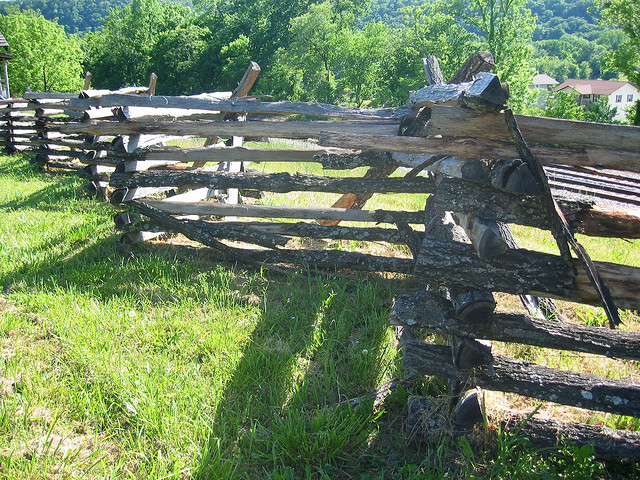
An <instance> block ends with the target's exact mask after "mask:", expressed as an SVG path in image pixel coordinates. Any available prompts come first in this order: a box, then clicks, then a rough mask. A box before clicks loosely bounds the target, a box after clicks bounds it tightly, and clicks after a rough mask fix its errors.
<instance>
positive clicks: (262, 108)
mask: <svg viewBox="0 0 640 480" xmlns="http://www.w3.org/2000/svg"><path fill="white" fill-rule="evenodd" d="M74 106H75V107H77V108H81V109H86V108H87V107H109V106H112V107H119V106H122V107H126V106H137V107H171V108H196V109H202V110H215V111H219V112H230V113H262V114H265V113H269V114H274V115H313V116H317V117H324V118H342V119H360V120H384V119H392V118H396V119H399V118H402V117H404V116H405V115H408V114H409V113H410V112H411V110H410V109H409V108H407V107H393V108H377V109H375V108H374V109H366V108H349V107H338V106H335V105H329V104H322V103H307V102H256V101H254V100H240V99H229V100H220V99H206V98H193V97H184V96H177V97H169V96H162V97H143V96H137V95H122V94H111V93H105V94H103V95H95V96H92V97H91V98H87V99H83V100H79V101H77V102H74Z"/></svg>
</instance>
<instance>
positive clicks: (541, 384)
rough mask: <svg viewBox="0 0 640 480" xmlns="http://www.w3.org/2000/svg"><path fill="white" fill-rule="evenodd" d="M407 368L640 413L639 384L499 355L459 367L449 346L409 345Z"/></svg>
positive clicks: (539, 396) (541, 396)
mask: <svg viewBox="0 0 640 480" xmlns="http://www.w3.org/2000/svg"><path fill="white" fill-rule="evenodd" d="M403 365H404V368H405V369H407V370H409V371H412V372H415V373H417V374H420V375H436V376H439V377H446V378H450V379H453V380H456V381H461V382H465V381H472V382H473V384H474V385H477V386H479V387H481V388H486V389H489V390H497V391H501V392H511V393H517V394H519V395H524V396H527V397H533V398H537V399H540V400H546V401H550V402H555V403H560V404H562V405H571V406H576V407H581V408H586V409H589V410H597V411H602V412H609V413H615V414H618V415H630V416H633V417H640V384H639V383H636V382H630V381H622V380H611V379H608V378H604V377H599V376H596V375H591V374H587V373H576V372H568V371H564V370H558V369H554V368H549V367H543V366H540V365H535V364H533V363H531V362H525V361H522V360H514V359H511V358H507V357H503V356H498V355H494V357H493V363H492V365H491V367H490V370H488V369H487V368H486V367H485V368H475V369H473V370H471V371H464V370H459V369H457V368H456V367H454V366H453V363H452V361H451V352H450V350H449V347H445V346H441V345H428V344H420V343H415V342H414V343H410V344H408V345H406V346H405V348H404V357H403Z"/></svg>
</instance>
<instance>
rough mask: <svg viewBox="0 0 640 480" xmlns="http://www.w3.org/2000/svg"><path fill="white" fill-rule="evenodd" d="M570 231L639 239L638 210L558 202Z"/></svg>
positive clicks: (639, 219) (590, 234) (639, 221)
mask: <svg viewBox="0 0 640 480" xmlns="http://www.w3.org/2000/svg"><path fill="white" fill-rule="evenodd" d="M559 205H560V209H561V210H562V211H563V213H564V215H565V217H566V218H567V221H568V222H569V224H570V225H571V229H572V230H573V231H574V232H576V233H581V234H583V235H589V236H592V237H613V238H640V209H637V208H633V209H632V208H620V207H606V206H598V205H589V204H584V203H572V202H564V201H560V202H559Z"/></svg>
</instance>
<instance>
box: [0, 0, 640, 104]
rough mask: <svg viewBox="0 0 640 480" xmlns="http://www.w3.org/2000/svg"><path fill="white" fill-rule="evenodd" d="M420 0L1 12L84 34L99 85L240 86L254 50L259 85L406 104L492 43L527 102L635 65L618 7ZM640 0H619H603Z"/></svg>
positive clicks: (351, 100)
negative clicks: (430, 59) (433, 73)
mask: <svg viewBox="0 0 640 480" xmlns="http://www.w3.org/2000/svg"><path fill="white" fill-rule="evenodd" d="M423 1H424V0H373V2H370V0H324V1H322V0H288V1H287V2H283V1H282V0H190V1H189V0H184V1H180V2H174V1H168V0H165V1H162V0H128V1H127V0H105V1H99V0H57V1H53V0H22V1H12V2H3V5H2V8H3V9H4V12H5V14H7V15H5V16H4V17H0V19H2V20H3V24H7V22H8V20H7V19H9V18H11V17H13V16H20V15H27V16H29V15H30V16H31V17H33V16H37V15H39V14H37V13H33V12H32V13H28V12H31V11H32V10H33V9H36V10H38V11H39V12H41V13H42V16H43V17H44V18H45V19H49V20H52V19H53V20H52V23H53V24H55V25H56V27H57V28H62V27H64V29H65V30H66V39H67V40H66V41H68V42H70V43H72V44H73V45H74V51H76V50H75V47H76V45H80V47H81V49H82V52H83V55H84V58H83V60H82V66H81V69H84V70H90V71H91V72H92V73H93V79H94V80H93V82H94V87H96V88H112V89H114V88H118V87H121V86H124V85H133V84H138V85H140V84H144V83H146V82H148V79H149V75H150V73H151V72H155V73H156V74H158V76H159V78H160V80H159V83H158V90H157V91H158V93H159V94H191V93H198V92H202V91H210V90H216V89H218V90H219V89H227V90H228V89H232V88H233V87H234V86H235V83H236V82H237V81H238V79H239V78H240V76H241V75H242V72H243V71H244V69H245V68H246V65H247V64H248V62H249V60H255V61H257V62H258V63H260V64H261V65H262V67H263V73H262V75H261V77H260V80H259V83H258V85H257V90H256V91H258V92H260V93H268V94H271V95H273V96H274V97H275V98H279V99H291V100H306V101H322V102H333V103H344V104H351V105H362V104H365V103H366V104H371V105H392V104H396V105H397V104H401V103H404V102H405V101H406V99H407V95H408V91H409V90H412V89H416V88H419V87H421V86H422V85H423V84H424V73H423V72H422V67H421V60H420V59H421V58H422V57H424V56H426V55H428V54H435V55H437V56H438V58H439V59H440V61H441V66H442V67H443V70H444V73H445V77H446V76H448V75H450V74H451V73H452V72H453V70H454V69H455V68H456V67H457V66H458V65H460V63H461V62H462V61H463V60H464V59H465V58H466V57H467V56H468V54H469V53H471V52H473V51H476V50H478V49H485V50H489V51H491V52H492V53H493V54H494V55H495V57H496V60H497V69H496V70H497V73H498V74H499V75H500V77H501V79H502V80H504V81H507V82H509V84H510V86H511V92H512V98H511V102H512V107H513V108H515V109H516V110H521V111H522V110H524V109H526V108H527V106H528V105H530V104H531V103H532V102H531V98H530V97H531V92H530V90H529V89H528V88H527V85H528V84H529V83H530V81H531V78H532V77H533V75H534V74H535V73H536V72H539V73H546V74H548V75H551V76H553V77H554V78H556V79H557V80H558V81H563V80H565V79H566V78H568V77H580V78H588V77H590V78H615V77H617V76H618V75H619V74H620V72H625V73H628V72H631V73H630V74H631V75H633V70H632V69H631V70H629V69H625V65H628V64H632V63H633V59H634V58H635V57H634V54H633V52H634V51H633V49H631V50H629V49H628V48H627V50H625V51H626V52H627V53H626V54H625V55H626V56H624V58H623V57H622V56H618V57H616V58H617V60H616V61H614V60H613V57H612V55H613V53H612V52H615V51H618V49H619V48H623V47H624V46H625V45H627V43H625V42H628V41H629V40H628V39H629V38H632V37H633V35H631V37H630V34H629V33H626V31H625V29H624V28H625V27H624V22H622V23H621V22H620V21H618V20H619V19H617V20H614V21H612V17H611V15H609V16H608V17H607V19H608V20H607V21H606V22H601V21H600V8H598V7H599V5H593V3H592V2H593V1H594V0H572V1H571V2H569V1H568V0H556V1H552V0H453V1H447V2H445V1H442V0H430V1H429V0H427V3H423ZM595 1H600V0H595ZM635 1H636V0H610V1H609V2H608V3H607V4H606V11H607V12H610V11H612V10H613V7H611V5H612V4H613V5H616V4H618V3H621V4H623V5H626V4H627V3H629V4H630V5H632V7H633V4H634V2H635ZM18 7H19V8H18ZM19 9H22V10H23V11H24V12H25V13H22V14H20V13H19V11H18V10H19ZM632 10H633V8H632ZM625 15H627V16H628V14H625ZM55 18H57V20H55ZM32 20H33V19H32ZM605 20H606V19H605ZM633 21H635V20H633ZM633 21H632V26H631V29H630V30H629V32H631V33H632V32H633V31H634V30H633V28H634V26H633V25H635V24H633ZM9 23H10V22H9ZM19 23H20V22H17V23H16V24H19ZM6 28H9V27H4V26H3V27H2V29H3V30H2V31H3V33H4V34H5V36H7V38H8V39H9V41H10V43H12V48H13V46H14V43H15V42H14V41H12V35H13V32H12V31H11V29H10V28H9V30H7V31H5V30H6ZM56 38H58V37H56ZM15 47H16V48H18V47H19V46H18V45H15ZM30 48H31V49H32V50H36V47H34V46H30ZM23 50H24V51H27V49H26V48H24V49H23ZM629 52H631V53H629ZM53 58H55V57H53ZM625 59H626V60H625ZM48 61H49V62H51V61H52V59H48ZM616 62H617V63H616ZM32 63H34V62H32ZM35 63H37V62H35ZM15 65H16V64H15V63H14V67H13V68H15ZM43 68H44V69H45V70H46V71H52V69H53V66H51V65H49V66H46V67H43ZM74 68H75V67H74ZM71 70H73V71H76V70H77V69H76V70H74V69H71ZM23 77H24V78H25V79H29V80H28V82H27V80H25V81H26V82H27V83H25V84H23V85H20V84H18V85H16V88H20V87H22V88H26V87H27V86H30V87H31V88H32V89H36V86H37V85H39V84H41V83H42V82H41V81H40V80H39V79H40V78H43V75H42V73H40V74H37V75H36V74H33V75H31V76H23ZM50 83H51V82H49V84H50Z"/></svg>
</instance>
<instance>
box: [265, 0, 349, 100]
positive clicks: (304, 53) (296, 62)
mask: <svg viewBox="0 0 640 480" xmlns="http://www.w3.org/2000/svg"><path fill="white" fill-rule="evenodd" d="M347 25H348V22H347V21H345V19H344V18H343V17H342V16H340V15H336V13H335V12H334V10H333V7H332V5H331V4H330V3H329V2H325V3H322V4H318V5H312V6H311V7H310V8H309V11H308V12H307V13H305V14H304V15H300V16H299V17H296V18H293V19H292V20H291V27H290V35H291V43H290V44H289V46H288V47H287V48H286V49H285V48H281V49H279V50H278V52H277V55H276V71H278V73H282V72H283V70H286V69H290V70H293V71H297V72H298V73H297V74H293V75H292V74H289V75H286V78H289V80H292V81H296V82H297V85H280V88H282V87H284V89H283V90H284V91H287V92H289V93H293V92H298V94H301V96H300V98H297V99H300V100H315V101H321V102H333V101H335V99H336V95H337V82H336V73H337V72H336V64H337V62H336V59H337V56H338V53H339V51H341V49H340V46H341V45H340V41H341V39H342V35H341V30H342V29H344V28H347ZM269 78H270V79H271V80H273V75H270V77H269ZM268 83H271V84H272V85H273V86H274V87H275V86H276V85H277V83H278V82H268ZM296 97H298V95H296Z"/></svg>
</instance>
